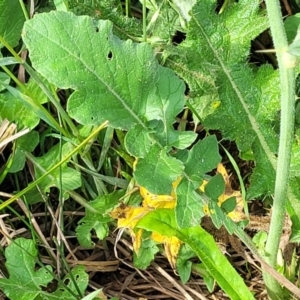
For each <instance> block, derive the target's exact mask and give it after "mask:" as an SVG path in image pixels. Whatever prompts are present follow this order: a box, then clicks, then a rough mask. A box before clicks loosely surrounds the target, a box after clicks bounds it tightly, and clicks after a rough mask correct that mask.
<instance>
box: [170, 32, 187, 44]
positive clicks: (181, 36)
mask: <svg viewBox="0 0 300 300" xmlns="http://www.w3.org/2000/svg"><path fill="white" fill-rule="evenodd" d="M185 38H186V34H185V33H184V32H181V31H176V33H175V35H174V36H173V37H172V43H173V44H174V45H179V44H180V43H182V42H183V41H184V40H185Z"/></svg>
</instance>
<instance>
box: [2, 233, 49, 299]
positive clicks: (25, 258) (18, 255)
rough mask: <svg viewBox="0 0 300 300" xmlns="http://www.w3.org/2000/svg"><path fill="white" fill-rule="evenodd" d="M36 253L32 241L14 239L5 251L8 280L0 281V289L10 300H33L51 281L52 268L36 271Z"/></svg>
mask: <svg viewBox="0 0 300 300" xmlns="http://www.w3.org/2000/svg"><path fill="white" fill-rule="evenodd" d="M37 255H38V251H37V249H36V247H35V244H34V242H33V241H32V240H27V239H24V238H18V239H16V240H15V241H14V242H13V243H12V244H11V245H10V246H8V247H7V248H6V249H5V257H6V263H5V265H6V268H7V270H8V272H9V278H1V279H0V287H1V289H2V290H3V291H4V292H5V294H6V296H7V297H9V299H11V300H30V299H35V297H37V295H39V293H40V292H41V290H42V289H41V287H42V286H43V287H46V286H47V284H48V283H49V282H50V281H51V280H52V279H53V277H52V275H51V274H50V273H51V272H52V268H51V267H50V266H47V268H40V269H36V267H35V264H36V258H37Z"/></svg>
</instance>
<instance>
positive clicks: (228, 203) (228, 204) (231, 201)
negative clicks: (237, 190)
mask: <svg viewBox="0 0 300 300" xmlns="http://www.w3.org/2000/svg"><path fill="white" fill-rule="evenodd" d="M235 207H236V197H230V198H228V199H226V200H225V201H224V202H223V203H222V204H221V208H222V209H223V210H224V212H225V213H226V214H228V213H230V212H232V211H233V210H234V209H235Z"/></svg>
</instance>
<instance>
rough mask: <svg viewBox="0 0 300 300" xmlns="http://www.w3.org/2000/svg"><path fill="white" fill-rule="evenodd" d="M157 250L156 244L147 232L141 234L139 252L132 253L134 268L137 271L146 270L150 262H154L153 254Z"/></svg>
mask: <svg viewBox="0 0 300 300" xmlns="http://www.w3.org/2000/svg"><path fill="white" fill-rule="evenodd" d="M158 251H159V248H158V247H157V245H156V243H155V242H154V241H153V240H152V239H151V238H150V237H149V232H145V231H144V232H143V237H142V243H141V247H140V249H139V252H138V253H136V252H134V253H133V262H134V266H135V267H136V268H139V269H146V268H147V267H148V266H149V265H150V263H151V261H153V260H154V257H155V254H156V253H158Z"/></svg>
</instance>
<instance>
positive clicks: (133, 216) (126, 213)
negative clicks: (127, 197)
mask: <svg viewBox="0 0 300 300" xmlns="http://www.w3.org/2000/svg"><path fill="white" fill-rule="evenodd" d="M149 211H150V209H149V208H146V207H132V206H125V205H120V206H119V207H117V208H116V209H114V210H113V211H112V212H111V214H110V215H111V217H112V218H114V219H118V228H121V227H126V228H130V229H133V228H134V227H135V225H136V224H137V222H138V221H139V220H140V219H141V218H142V217H143V216H144V215H145V214H147V213H148V212H149Z"/></svg>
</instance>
